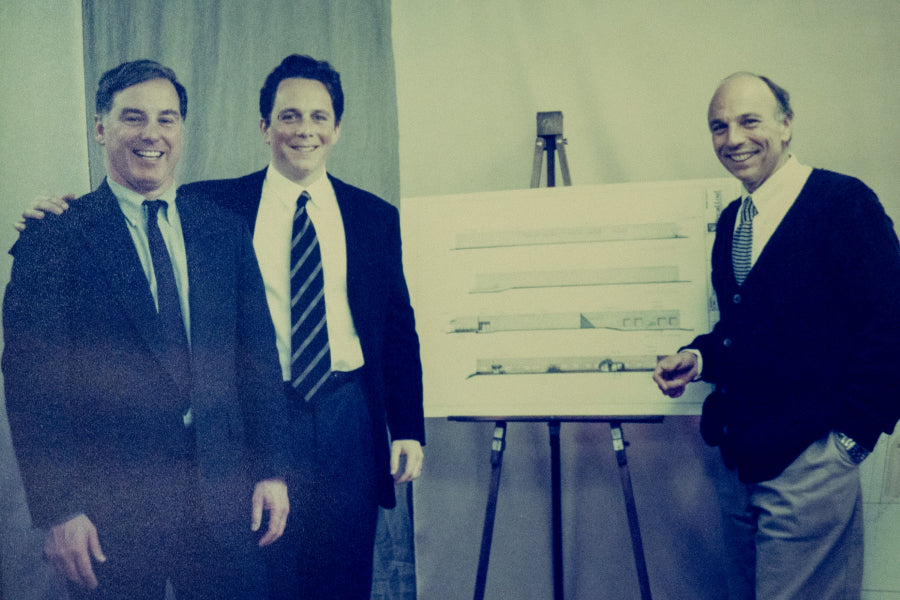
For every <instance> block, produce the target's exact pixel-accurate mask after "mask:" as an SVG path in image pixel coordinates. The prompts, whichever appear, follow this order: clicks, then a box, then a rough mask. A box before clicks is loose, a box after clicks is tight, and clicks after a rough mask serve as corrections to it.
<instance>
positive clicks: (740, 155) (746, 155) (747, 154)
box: [725, 151, 756, 162]
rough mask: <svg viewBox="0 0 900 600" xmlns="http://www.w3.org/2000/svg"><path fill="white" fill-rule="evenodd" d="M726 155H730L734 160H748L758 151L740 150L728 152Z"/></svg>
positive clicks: (729, 157)
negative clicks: (733, 152)
mask: <svg viewBox="0 0 900 600" xmlns="http://www.w3.org/2000/svg"><path fill="white" fill-rule="evenodd" d="M725 156H727V157H728V160H731V161H734V162H744V161H746V160H748V159H749V158H750V157H752V156H756V152H755V151H754V152H738V153H735V154H726V155H725Z"/></svg>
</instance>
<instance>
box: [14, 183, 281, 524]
mask: <svg viewBox="0 0 900 600" xmlns="http://www.w3.org/2000/svg"><path fill="white" fill-rule="evenodd" d="M178 209H179V214H180V216H181V221H182V226H183V232H184V242H185V247H186V251H187V263H188V276H189V287H190V296H189V297H190V322H191V336H190V337H191V346H192V375H191V378H190V381H178V380H176V379H175V378H173V376H172V375H171V374H170V371H169V369H168V368H167V366H166V364H165V363H164V361H163V359H162V358H161V351H160V339H159V333H158V325H157V321H158V315H157V313H156V309H155V307H154V302H153V297H152V296H151V293H150V288H149V285H148V283H147V279H146V276H145V275H144V271H143V270H142V268H141V264H140V261H139V259H138V255H137V252H136V250H135V247H134V243H133V241H132V239H131V237H130V235H129V232H128V230H127V224H126V221H125V218H124V215H123V214H122V211H121V210H120V208H119V206H118V203H117V201H116V198H115V197H114V196H113V194H112V192H111V190H110V189H109V186H108V185H107V184H106V182H105V181H104V183H103V184H102V185H100V187H99V188H98V189H97V190H95V191H94V192H92V193H90V194H87V195H86V196H85V197H83V198H82V199H80V200H78V201H77V202H73V203H72V205H71V208H70V209H69V210H68V211H67V212H66V213H65V214H64V215H62V216H61V217H56V216H53V215H48V216H47V217H46V218H45V219H44V220H43V221H32V222H29V224H28V229H27V230H26V231H25V232H24V233H23V234H22V236H21V237H20V239H19V241H18V242H17V243H16V245H15V246H14V247H13V250H12V251H11V253H12V254H13V256H14V262H13V268H12V278H11V281H10V283H9V286H8V287H7V290H6V297H5V299H4V305H3V318H4V334H5V341H6V346H5V349H4V353H3V373H4V376H5V388H6V403H7V411H8V413H9V423H10V428H11V431H12V436H13V442H14V446H15V449H16V453H17V456H18V459H19V464H20V467H21V471H22V475H23V479H24V484H25V490H26V492H27V496H28V504H29V507H30V510H31V514H32V517H33V520H34V523H35V524H36V525H37V526H39V527H48V526H50V525H54V524H56V523H59V522H61V521H63V520H65V518H67V517H68V516H71V515H73V514H76V513H79V512H85V513H86V514H87V515H88V517H90V518H91V519H92V520H93V521H94V522H95V524H98V529H100V533H101V536H102V535H103V531H102V527H101V525H100V524H99V523H106V522H110V523H113V522H118V521H119V520H121V519H123V518H125V519H128V518H131V519H135V520H137V521H138V522H139V521H141V520H143V519H151V518H153V515H152V513H153V510H154V509H155V508H158V507H161V506H163V505H164V503H165V498H163V497H161V496H162V492H159V493H157V491H158V490H157V488H158V487H159V486H160V482H162V481H165V479H164V478H165V476H166V474H167V472H169V471H170V470H171V465H172V464H173V461H174V460H175V458H176V454H177V453H178V452H179V450H180V449H182V448H183V445H182V444H181V440H183V439H184V425H183V422H182V414H183V412H184V408H185V404H186V402H188V403H189V405H190V407H191V410H192V413H193V423H194V425H193V427H194V428H195V431H196V453H197V458H198V462H199V469H200V474H201V478H202V479H201V480H202V493H203V498H202V506H203V507H205V509H206V514H207V515H208V517H209V518H210V520H211V521H212V522H213V524H214V525H216V524H221V525H222V526H223V527H222V532H225V534H226V535H230V533H229V532H226V528H229V527H234V526H237V527H240V529H241V531H245V530H247V529H249V527H248V524H249V517H250V497H251V493H252V490H253V483H254V482H255V481H258V480H261V479H265V478H268V477H272V476H276V475H280V474H283V472H284V468H285V465H284V462H285V459H284V458H283V457H282V446H283V440H282V435H281V431H282V429H281V427H282V424H283V419H284V414H285V412H284V408H285V406H284V397H283V392H282V389H281V377H280V370H279V367H278V359H277V353H276V350H275V339H274V330H273V327H272V323H271V320H270V319H269V316H268V310H267V305H266V300H265V292H264V290H263V285H262V278H261V276H260V273H259V267H258V266H257V264H256V257H255V254H254V252H253V247H252V245H251V241H250V236H249V234H248V232H247V230H246V227H245V226H244V225H243V223H241V222H240V220H239V219H236V218H234V216H233V215H230V214H228V213H227V212H226V211H222V210H221V209H219V208H218V207H216V206H213V205H211V204H209V203H206V202H204V201H202V200H200V199H199V198H195V197H191V196H190V195H188V194H182V193H179V195H178ZM98 522H99V523H98ZM235 524H237V525H235Z"/></svg>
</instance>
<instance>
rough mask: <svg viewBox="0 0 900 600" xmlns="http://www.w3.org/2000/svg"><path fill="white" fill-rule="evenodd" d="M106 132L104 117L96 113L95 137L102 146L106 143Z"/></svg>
mask: <svg viewBox="0 0 900 600" xmlns="http://www.w3.org/2000/svg"><path fill="white" fill-rule="evenodd" d="M104 133H105V130H104V127H103V118H102V117H101V116H100V115H94V139H95V140H97V143H98V144H100V145H101V146H103V145H104V141H103V140H104Z"/></svg>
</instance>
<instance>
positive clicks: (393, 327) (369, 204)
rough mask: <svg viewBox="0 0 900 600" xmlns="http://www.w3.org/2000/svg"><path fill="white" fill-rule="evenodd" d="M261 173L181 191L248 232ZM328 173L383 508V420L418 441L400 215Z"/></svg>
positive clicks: (418, 405) (417, 375) (386, 481)
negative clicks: (342, 239) (215, 206)
mask: <svg viewBox="0 0 900 600" xmlns="http://www.w3.org/2000/svg"><path fill="white" fill-rule="evenodd" d="M265 175H266V171H265V169H263V170H262V171H257V172H256V173H252V174H250V175H247V176H245V177H239V178H237V179H225V180H219V181H202V182H198V183H194V184H189V185H187V186H185V188H184V189H187V190H189V191H191V192H193V193H200V194H203V195H204V196H206V197H208V198H210V199H212V200H213V201H215V202H218V203H219V204H220V205H221V206H224V207H225V208H228V209H229V210H231V211H233V212H235V213H237V214H238V215H240V216H241V217H242V218H243V219H244V220H245V221H246V222H247V224H248V225H249V226H250V229H251V231H253V229H254V228H255V225H256V215H257V212H258V210H259V203H260V199H261V195H262V186H263V181H265ZM329 178H330V180H331V184H332V186H333V187H334V192H335V195H336V197H337V202H338V206H339V207H340V211H341V218H342V219H343V222H344V232H345V235H346V240H347V297H348V298H347V299H348V301H349V304H350V312H351V314H352V316H353V324H354V325H355V326H356V331H357V333H358V334H359V339H360V343H361V345H362V351H363V357H364V358H365V363H366V364H365V366H364V367H363V381H364V383H365V391H366V399H367V401H368V403H369V410H370V413H371V416H372V421H373V427H374V429H373V435H374V439H375V449H374V455H375V461H376V462H375V464H376V467H377V468H378V473H377V476H378V490H379V502H380V504H381V505H382V506H384V507H386V508H390V507H393V506H394V504H395V499H394V486H393V481H392V479H391V476H390V472H389V468H388V463H389V458H390V451H389V446H388V440H387V432H386V427H385V424H387V426H388V427H389V428H390V434H391V437H392V438H393V439H415V440H418V441H419V442H421V443H423V444H424V442H425V426H424V418H423V408H422V363H421V360H420V358H419V338H418V336H417V335H416V330H415V320H414V316H413V310H412V306H411V305H410V300H409V292H408V291H407V287H406V279H405V278H404V276H403V264H402V257H401V246H400V217H399V212H398V211H397V209H396V208H394V207H393V206H391V205H390V204H388V203H387V202H385V201H384V200H382V199H381V198H378V197H377V196H375V195H374V194H370V193H369V192H366V191H364V190H361V189H359V188H356V187H353V186H351V185H348V184H346V183H344V182H342V181H340V180H339V179H337V178H335V177H331V176H329Z"/></svg>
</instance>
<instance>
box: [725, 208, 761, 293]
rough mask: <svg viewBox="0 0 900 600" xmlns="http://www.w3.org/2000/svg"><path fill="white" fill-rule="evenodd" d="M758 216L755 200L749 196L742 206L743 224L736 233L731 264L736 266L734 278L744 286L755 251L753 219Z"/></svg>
mask: <svg viewBox="0 0 900 600" xmlns="http://www.w3.org/2000/svg"><path fill="white" fill-rule="evenodd" d="M756 214H757V211H756V207H755V206H754V205H753V198H751V197H750V196H747V197H746V198H745V199H744V203H743V204H742V205H741V222H740V224H739V225H738V228H737V230H736V231H735V232H734V240H732V242H731V264H732V265H733V266H734V278H735V280H737V284H738V285H742V284H743V283H744V280H745V279H747V274H748V273H749V272H750V254H751V250H752V249H753V217H755V216H756Z"/></svg>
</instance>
